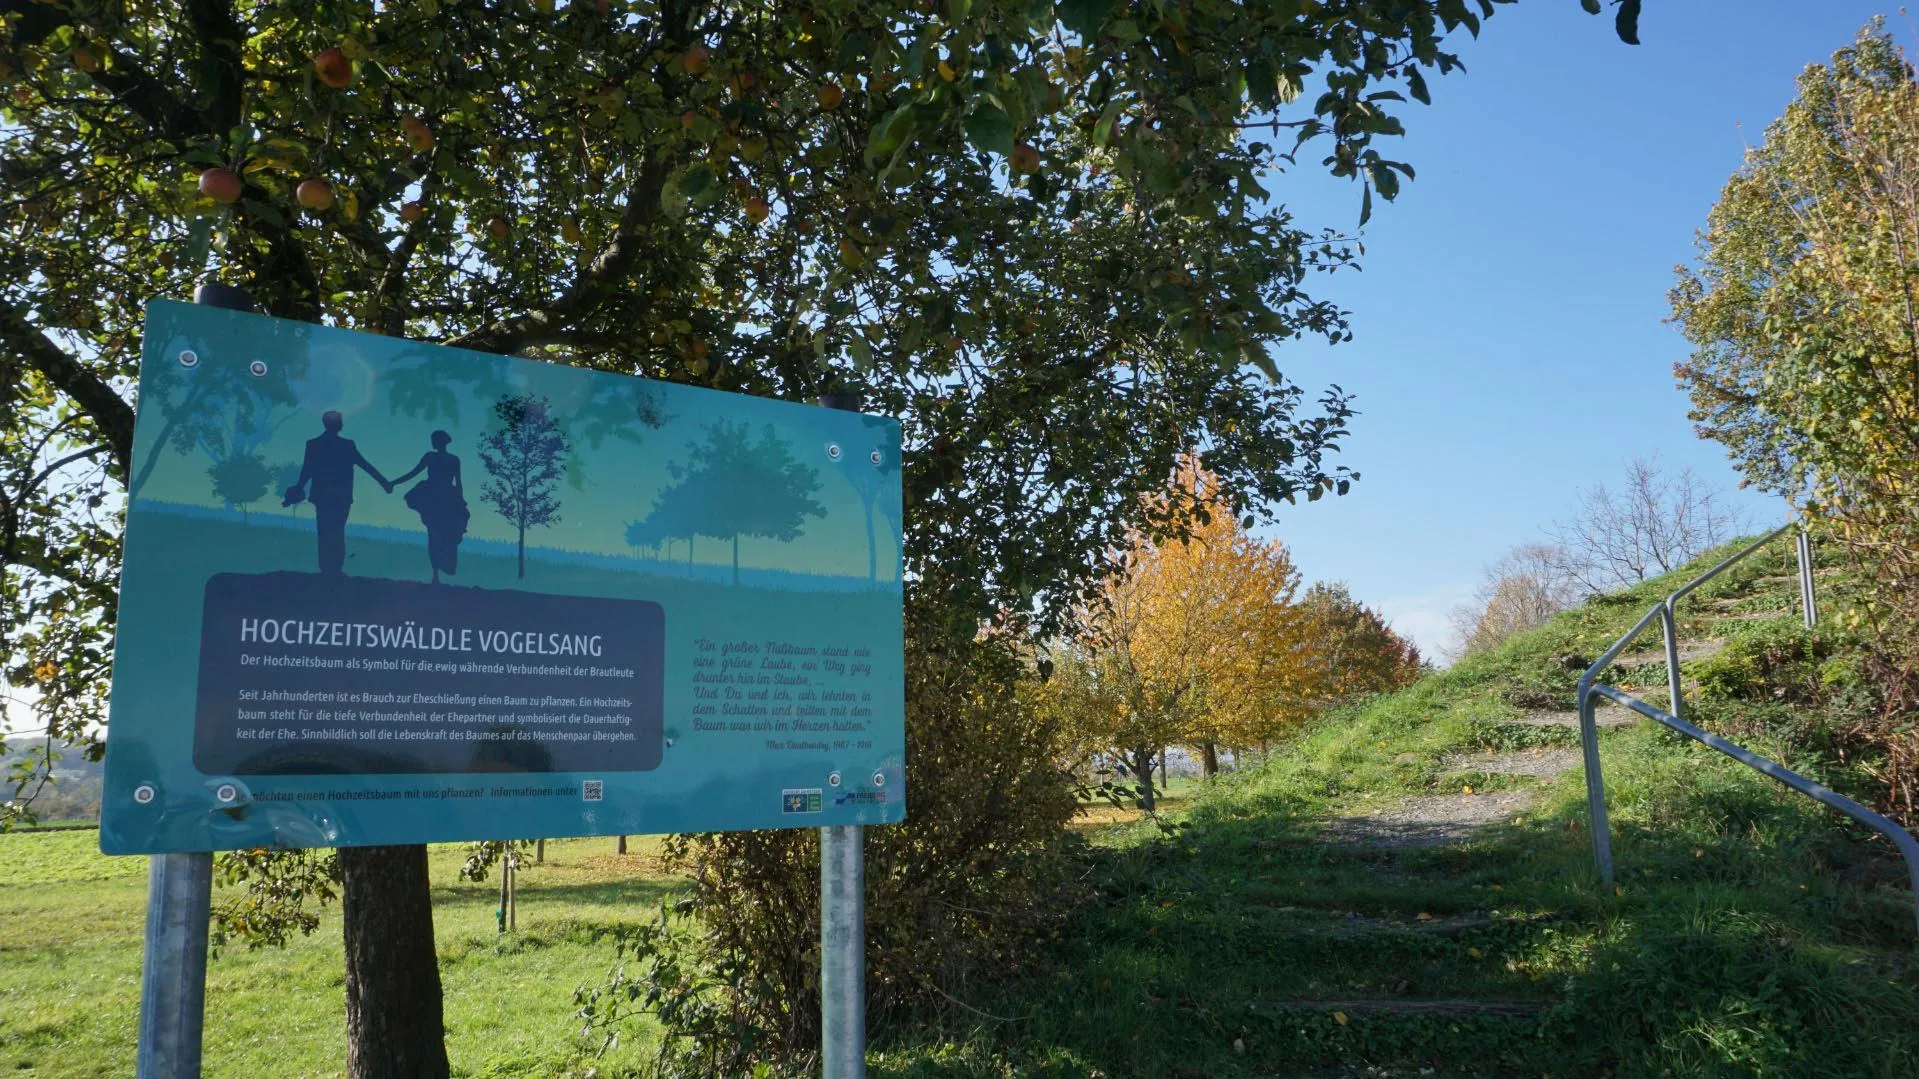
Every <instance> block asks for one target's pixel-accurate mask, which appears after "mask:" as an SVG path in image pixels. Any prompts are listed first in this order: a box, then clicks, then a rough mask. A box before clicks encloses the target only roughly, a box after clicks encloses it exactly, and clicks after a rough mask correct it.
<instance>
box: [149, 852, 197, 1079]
mask: <svg viewBox="0 0 1919 1079" xmlns="http://www.w3.org/2000/svg"><path fill="white" fill-rule="evenodd" d="M212 899H213V855H211V854H156V855H154V856H153V862H152V868H150V869H149V870H148V871H147V942H146V955H145V957H144V959H143V960H142V962H141V967H140V1048H139V1051H138V1054H137V1056H136V1058H135V1063H134V1074H135V1075H136V1076H138V1077H139V1079H194V1077H196V1076H198V1075H199V1074H200V1029H201V1024H202V1019H203V1017H204V1015H205V1011H206V990H207V912H208V908H209V906H210V905H211V903H212Z"/></svg>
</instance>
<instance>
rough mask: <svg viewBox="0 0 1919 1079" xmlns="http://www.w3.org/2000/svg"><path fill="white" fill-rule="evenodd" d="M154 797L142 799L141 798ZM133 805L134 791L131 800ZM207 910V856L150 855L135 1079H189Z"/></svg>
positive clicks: (235, 293) (203, 994)
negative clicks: (136, 1078) (151, 856)
mask: <svg viewBox="0 0 1919 1079" xmlns="http://www.w3.org/2000/svg"><path fill="white" fill-rule="evenodd" d="M193 302H194V303H198V304H207V305H209V306H212V307H224V308H228V309H230V310H234V311H251V310H253V309H254V303H253V297H252V296H250V295H248V294H247V292H246V291H245V290H244V289H237V288H234V287H233V286H231V285H222V284H219V283H217V282H207V283H205V284H202V285H201V286H200V287H199V288H197V289H195V290H194V293H193ZM146 797H147V800H149V801H151V800H152V798H153V797H154V795H153V793H152V792H151V791H149V792H148V793H147V795H146ZM134 799H135V800H136V801H138V800H139V799H140V791H138V790H136V791H135V792H134ZM212 906H213V855H212V854H211V853H204V852H194V853H189V854H156V855H154V856H153V858H152V860H151V864H150V866H149V868H148V869H147V936H146V951H145V954H144V955H143V956H142V958H141V961H140V1044H139V1049H138V1050H137V1052H136V1055H135V1059H134V1074H135V1075H136V1076H137V1077H138V1079H193V1077H195V1076H198V1075H199V1074H200V1038H201V1030H202V1027H203V1025H204V1023H205V1016H206V1000H207V918H208V916H209V915H210V913H211V910H212Z"/></svg>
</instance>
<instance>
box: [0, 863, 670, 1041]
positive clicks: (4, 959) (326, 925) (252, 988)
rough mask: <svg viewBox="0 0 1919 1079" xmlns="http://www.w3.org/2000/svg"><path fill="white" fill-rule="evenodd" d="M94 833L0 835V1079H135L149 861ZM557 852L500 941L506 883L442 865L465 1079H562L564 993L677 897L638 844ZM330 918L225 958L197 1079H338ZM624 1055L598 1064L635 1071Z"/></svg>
mask: <svg viewBox="0 0 1919 1079" xmlns="http://www.w3.org/2000/svg"><path fill="white" fill-rule="evenodd" d="M97 843H98V840H97V838H96V836H95V834H94V833H92V832H38V833H29V834H20V835H15V834H8V835H0V971H4V972H5V973H4V977H3V978H0V1075H8V1076H19V1077H21V1079H54V1077H72V1079H95V1077H99V1076H109V1075H131V1074H132V1071H133V1047H134V1034H135V1029H136V1027H137V1024H138V1018H139V980H140V939H141V930H142V926H143V924H144V917H145V914H144V911H145V899H146V865H147V860H146V859H144V858H108V857H105V856H103V855H101V854H100V853H99V852H98V848H97ZM634 849H635V850H636V852H638V853H636V854H635V855H634V856H630V857H628V858H624V859H622V858H618V857H616V856H614V855H613V853H612V851H613V840H611V839H592V840H569V841H557V842H550V843H548V844H547V864H546V865H544V866H538V867H528V868H526V869H525V870H523V871H522V872H521V874H520V902H519V918H518V922H519V929H518V932H516V933H514V934H510V935H508V936H507V937H504V938H502V937H501V936H500V935H499V934H498V933H497V932H496V920H495V917H494V910H495V908H496V907H497V906H498V900H499V892H498V886H497V884H496V883H493V882H487V883H478V884H475V883H468V882H461V881H459V880H458V879H457V878H458V871H459V865H460V862H461V860H462V858H463V853H462V851H461V850H460V849H459V848H457V847H445V848H441V847H435V848H433V851H432V859H431V873H432V879H433V881H434V882H435V887H434V890H433V901H434V927H435V942H436V944H437V945H438V949H439V953H440V977H441V980H442V983H443V985H444V987H445V992H446V1019H447V1050H448V1053H449V1055H450V1056H451V1058H452V1061H453V1071H454V1074H455V1075H463V1076H542V1077H546V1076H553V1075H556V1074H558V1073H559V1072H560V1069H561V1068H562V1067H564V1066H565V1065H566V1063H567V1062H568V1061H569V1060H571V1059H573V1058H574V1057H575V1055H576V1054H577V1052H578V1050H579V1048H580V1044H579V1042H578V1041H577V1040H576V1036H575V1033H576V1032H575V1026H574V1023H573V1022H572V1018H571V1016H572V1011H573V1009H572V1003H571V1002H572V992H573V990H574V989H575V988H576V987H578V986H580V985H583V984H597V983H598V982H600V981H601V980H603V978H604V975H605V973H606V971H607V968H608V967H609V966H610V965H611V962H612V947H611V945H610V943H609V942H608V941H607V939H606V937H607V934H608V933H609V932H610V931H611V930H612V929H613V928H615V927H616V926H618V925H620V924H621V923H625V922H634V921H640V920H643V919H644V918H646V917H647V916H648V914H649V911H650V910H652V909H653V908H655V907H657V905H658V903H659V901H660V899H661V898H662V897H663V896H665V895H668V894H670V893H671V892H672V891H673V889H674V888H675V887H676V882H675V881H674V880H673V878H670V877H664V876H660V875H658V874H656V873H649V872H648V871H647V867H648V866H650V865H651V864H652V860H651V858H649V857H647V856H646V852H649V851H651V850H652V849H653V848H652V847H651V846H649V845H648V844H647V843H646V842H645V841H639V843H638V845H637V846H636V847H635V848H634ZM343 976H344V968H343V959H342V953H341V949H340V923H339V917H338V911H337V910H330V911H329V912H328V914H327V916H326V918H325V920H324V922H323V924H322V927H321V929H320V930H319V931H318V932H316V933H315V934H314V935H313V936H312V937H309V938H305V939H302V940H299V941H297V942H296V943H294V944H292V945H290V946H289V947H287V948H286V949H284V950H275V949H266V950H261V951H248V950H247V949H246V948H245V947H243V946H242V947H231V946H230V947H228V948H227V949H225V950H224V951H222V952H221V953H220V954H219V955H217V956H216V957H214V958H213V959H212V960H211V961H210V962H209V963H208V966H207V1009H206V1041H205V1057H206V1070H205V1074H206V1075H207V1076H208V1077H209V1079H215V1077H220V1076H232V1077H243V1076H244V1077H249V1079H251V1077H257V1076H275V1077H287V1079H292V1077H298V1076H332V1075H342V1074H344V1073H345V1057H346V1019H345V1000H344V996H343V989H342V986H343ZM641 1048H644V1047H631V1048H628V1049H626V1050H623V1051H621V1052H618V1053H615V1054H614V1055H613V1056H611V1057H610V1058H609V1059H608V1060H607V1061H606V1062H604V1063H603V1065H602V1066H603V1067H608V1066H610V1067H618V1066H620V1065H622V1064H623V1063H628V1062H630V1061H631V1060H632V1059H634V1057H633V1056H632V1054H633V1053H635V1052H637V1051H638V1050H639V1049H641Z"/></svg>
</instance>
